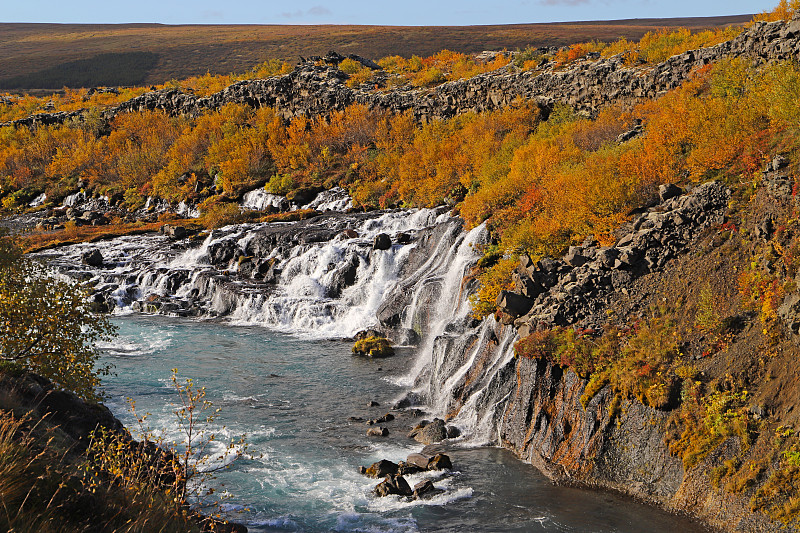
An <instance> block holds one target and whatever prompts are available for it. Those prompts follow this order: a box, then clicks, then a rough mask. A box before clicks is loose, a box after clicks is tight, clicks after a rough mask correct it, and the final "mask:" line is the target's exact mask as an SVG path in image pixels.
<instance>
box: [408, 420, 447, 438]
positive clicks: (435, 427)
mask: <svg viewBox="0 0 800 533" xmlns="http://www.w3.org/2000/svg"><path fill="white" fill-rule="evenodd" d="M409 437H411V438H413V439H414V440H416V441H417V442H421V443H422V444H436V443H437V442H441V441H443V440H445V439H446V438H447V428H446V427H445V423H444V420H442V419H441V418H434V419H433V422H431V423H430V424H425V425H424V426H422V427H420V428H419V429H414V430H412V432H411V433H409Z"/></svg>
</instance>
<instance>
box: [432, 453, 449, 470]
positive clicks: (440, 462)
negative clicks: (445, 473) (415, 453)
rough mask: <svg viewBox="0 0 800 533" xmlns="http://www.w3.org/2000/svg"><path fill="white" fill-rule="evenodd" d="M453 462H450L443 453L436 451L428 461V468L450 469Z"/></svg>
mask: <svg viewBox="0 0 800 533" xmlns="http://www.w3.org/2000/svg"><path fill="white" fill-rule="evenodd" d="M452 469H453V463H452V462H450V457H449V456H447V455H445V454H443V453H437V454H436V455H434V456H433V457H432V458H431V460H430V461H428V470H452Z"/></svg>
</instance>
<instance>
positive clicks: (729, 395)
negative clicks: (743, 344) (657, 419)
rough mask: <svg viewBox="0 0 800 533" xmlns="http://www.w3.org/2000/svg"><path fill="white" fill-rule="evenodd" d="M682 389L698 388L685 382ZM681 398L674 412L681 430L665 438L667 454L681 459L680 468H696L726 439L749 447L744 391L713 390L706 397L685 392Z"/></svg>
mask: <svg viewBox="0 0 800 533" xmlns="http://www.w3.org/2000/svg"><path fill="white" fill-rule="evenodd" d="M684 387H685V391H686V390H688V391H692V390H697V389H698V387H699V385H698V384H695V383H686V384H684ZM684 398H685V400H684V402H683V403H682V405H681V408H680V410H678V411H677V412H676V416H677V418H678V420H679V421H680V423H681V425H682V431H681V432H680V433H679V434H675V435H673V436H672V437H671V438H670V437H668V439H667V444H668V445H669V450H670V453H672V454H673V455H676V456H678V457H680V458H681V459H682V460H683V464H684V468H686V469H689V468H692V467H693V466H695V465H697V464H698V463H699V462H700V461H702V460H703V459H704V458H705V457H706V456H707V455H708V454H709V452H711V450H713V449H714V448H716V447H717V446H718V445H719V444H720V443H722V442H723V441H724V440H725V439H726V438H728V437H731V436H736V437H738V438H739V439H740V442H741V445H742V447H743V449H744V450H747V448H749V446H750V445H751V444H752V442H753V429H754V428H753V421H752V420H751V418H750V414H749V413H748V411H747V401H748V393H747V391H746V390H743V391H738V392H737V391H725V390H723V391H715V392H712V393H710V394H708V395H707V396H703V395H696V394H692V393H691V392H689V393H685V395H684Z"/></svg>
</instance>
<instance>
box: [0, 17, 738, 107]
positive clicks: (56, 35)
mask: <svg viewBox="0 0 800 533" xmlns="http://www.w3.org/2000/svg"><path fill="white" fill-rule="evenodd" d="M751 18H752V15H738V16H724V17H704V18H672V19H628V20H615V21H598V22H563V23H549V24H510V25H497V26H338V25H319V26H288V25H208V26H206V25H177V26H172V25H163V24H8V23H0V90H17V91H19V90H37V89H60V88H62V87H64V86H69V87H92V86H101V85H132V84H157V83H158V84H160V83H164V82H165V81H168V80H170V79H181V78H186V77H188V76H194V75H202V74H205V73H206V72H210V73H212V74H228V73H230V72H246V71H247V70H249V69H250V68H252V67H253V66H254V65H256V64H257V63H260V62H262V61H265V60H267V59H282V60H286V61H289V62H292V63H294V62H296V61H297V60H298V58H299V57H300V56H310V55H323V54H325V53H326V52H327V51H329V50H336V51H338V52H340V53H345V54H350V53H354V54H359V55H362V56H364V57H369V58H372V59H378V58H381V57H385V56H388V55H402V56H405V57H409V56H411V55H413V54H416V55H420V56H428V55H431V54H434V53H436V52H438V51H440V50H443V49H448V50H454V51H457V52H464V53H475V52H480V51H482V50H500V49H504V48H505V49H509V50H515V49H517V48H525V47H527V46H534V47H539V46H563V45H567V44H571V43H575V42H581V41H590V40H594V39H596V40H602V41H611V40H615V39H617V38H619V37H625V38H627V39H639V38H640V37H641V36H642V35H644V34H645V33H647V32H648V31H653V30H658V29H661V28H674V27H680V26H683V27H688V28H692V29H705V28H714V27H720V26H727V25H731V24H742V23H744V22H747V21H748V20H750V19H751Z"/></svg>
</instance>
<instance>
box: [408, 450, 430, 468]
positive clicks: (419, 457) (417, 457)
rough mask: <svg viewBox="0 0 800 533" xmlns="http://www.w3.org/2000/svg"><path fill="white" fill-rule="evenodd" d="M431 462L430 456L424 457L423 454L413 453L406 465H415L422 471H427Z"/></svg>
mask: <svg viewBox="0 0 800 533" xmlns="http://www.w3.org/2000/svg"><path fill="white" fill-rule="evenodd" d="M430 460H431V458H430V456H428V455H424V454H421V453H412V454H410V455H409V456H408V457H407V458H406V464H408V465H414V466H416V467H418V468H419V469H421V470H427V469H428V461H430Z"/></svg>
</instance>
